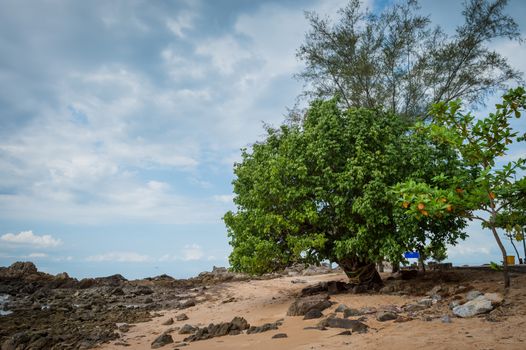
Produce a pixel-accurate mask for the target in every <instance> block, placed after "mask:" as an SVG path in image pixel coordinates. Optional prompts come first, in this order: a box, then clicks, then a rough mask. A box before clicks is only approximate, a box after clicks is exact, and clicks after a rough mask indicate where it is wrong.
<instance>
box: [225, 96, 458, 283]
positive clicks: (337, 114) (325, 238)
mask: <svg viewBox="0 0 526 350" xmlns="http://www.w3.org/2000/svg"><path fill="white" fill-rule="evenodd" d="M267 131H268V134H267V137H266V139H265V140H264V141H262V142H259V143H256V144H255V145H254V146H253V147H252V149H251V150H244V151H243V154H242V157H243V159H242V161H241V162H240V163H238V164H236V165H235V167H234V173H235V175H236V178H235V180H234V181H233V185H234V193H235V195H236V196H235V198H234V202H235V204H236V205H237V211H236V212H228V213H227V214H226V215H225V217H224V220H225V223H226V225H227V228H228V234H229V237H230V244H231V245H232V247H233V252H232V254H231V255H230V263H231V265H232V267H233V268H234V269H236V270H240V271H246V272H250V273H263V272H269V271H273V270H276V269H279V268H282V267H284V266H287V265H289V264H291V263H292V262H296V261H304V262H316V261H321V260H324V259H329V260H331V261H336V262H337V263H338V264H339V265H340V266H341V267H342V268H343V270H344V271H345V272H346V273H347V275H348V276H349V277H350V278H351V279H353V280H355V282H356V283H361V284H367V285H368V286H369V287H374V286H375V285H380V284H381V280H380V278H379V275H378V273H377V272H376V269H375V262H376V261H378V260H380V259H383V258H389V259H391V260H396V261H399V260H400V257H401V254H402V252H404V251H406V250H408V249H416V248H418V249H420V248H422V247H424V246H425V245H426V244H429V243H431V246H432V247H435V248H438V247H441V246H443V245H444V244H445V243H444V242H450V243H454V242H455V241H456V239H458V238H459V237H461V231H460V228H461V227H462V226H463V220H461V219H453V220H449V221H447V220H441V221H433V220H432V219H429V221H427V222H421V221H413V222H411V223H409V222H407V221H402V222H401V221H400V220H399V219H400V218H401V215H399V214H400V210H401V208H399V206H398V204H397V203H396V200H395V201H393V199H392V196H391V192H390V187H391V186H392V185H394V184H396V183H397V182H399V181H403V180H404V179H406V178H416V179H430V178H431V177H433V176H435V175H436V174H438V173H442V172H446V173H449V171H450V170H449V169H457V168H458V166H459V164H458V163H457V159H456V154H455V153H454V152H451V150H450V149H449V148H448V147H447V146H436V145H433V144H432V143H430V142H429V141H428V140H427V139H425V138H422V137H419V135H413V134H411V133H410V132H409V125H408V124H407V123H406V122H404V121H403V119H402V118H399V117H398V116H396V115H394V114H392V113H387V112H383V111H380V110H369V109H355V108H351V109H348V110H342V109H340V107H339V101H338V100H337V99H332V100H329V101H316V102H314V103H313V104H312V105H311V108H310V109H309V110H308V112H307V113H306V116H305V118H304V119H303V120H302V121H301V122H299V123H296V124H294V123H293V124H289V125H282V126H281V127H280V128H279V129H272V128H269V129H268V130H267ZM402 223H403V225H402Z"/></svg>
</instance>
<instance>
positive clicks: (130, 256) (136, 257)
mask: <svg viewBox="0 0 526 350" xmlns="http://www.w3.org/2000/svg"><path fill="white" fill-rule="evenodd" d="M86 260H87V261H92V262H104V261H113V262H145V261H149V260H151V259H150V257H149V256H148V255H142V254H139V253H135V252H109V253H104V254H99V255H92V256H89V257H87V258H86Z"/></svg>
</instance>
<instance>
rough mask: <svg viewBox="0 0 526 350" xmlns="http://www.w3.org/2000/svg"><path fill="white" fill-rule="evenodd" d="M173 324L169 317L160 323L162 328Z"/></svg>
mask: <svg viewBox="0 0 526 350" xmlns="http://www.w3.org/2000/svg"><path fill="white" fill-rule="evenodd" d="M173 324H174V319H173V318H171V317H170V318H169V319H167V320H166V321H164V322H163V323H162V325H163V326H171V325H173Z"/></svg>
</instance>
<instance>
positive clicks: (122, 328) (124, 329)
mask: <svg viewBox="0 0 526 350" xmlns="http://www.w3.org/2000/svg"><path fill="white" fill-rule="evenodd" d="M117 329H118V330H119V331H121V332H122V333H126V332H128V331H129V330H130V325H129V324H127V323H123V324H121V325H119V326H118V327H117Z"/></svg>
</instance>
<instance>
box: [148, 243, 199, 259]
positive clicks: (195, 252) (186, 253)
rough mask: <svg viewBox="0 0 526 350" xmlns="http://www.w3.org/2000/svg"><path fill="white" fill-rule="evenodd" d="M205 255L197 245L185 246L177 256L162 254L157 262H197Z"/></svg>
mask: <svg viewBox="0 0 526 350" xmlns="http://www.w3.org/2000/svg"><path fill="white" fill-rule="evenodd" d="M204 258H205V253H204V252H203V248H202V247H201V246H200V245H198V244H195V243H194V244H186V245H185V246H184V248H183V249H182V250H181V251H180V253H179V254H164V255H163V256H161V257H160V258H159V259H158V260H159V261H162V262H166V261H197V260H203V259H204Z"/></svg>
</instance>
